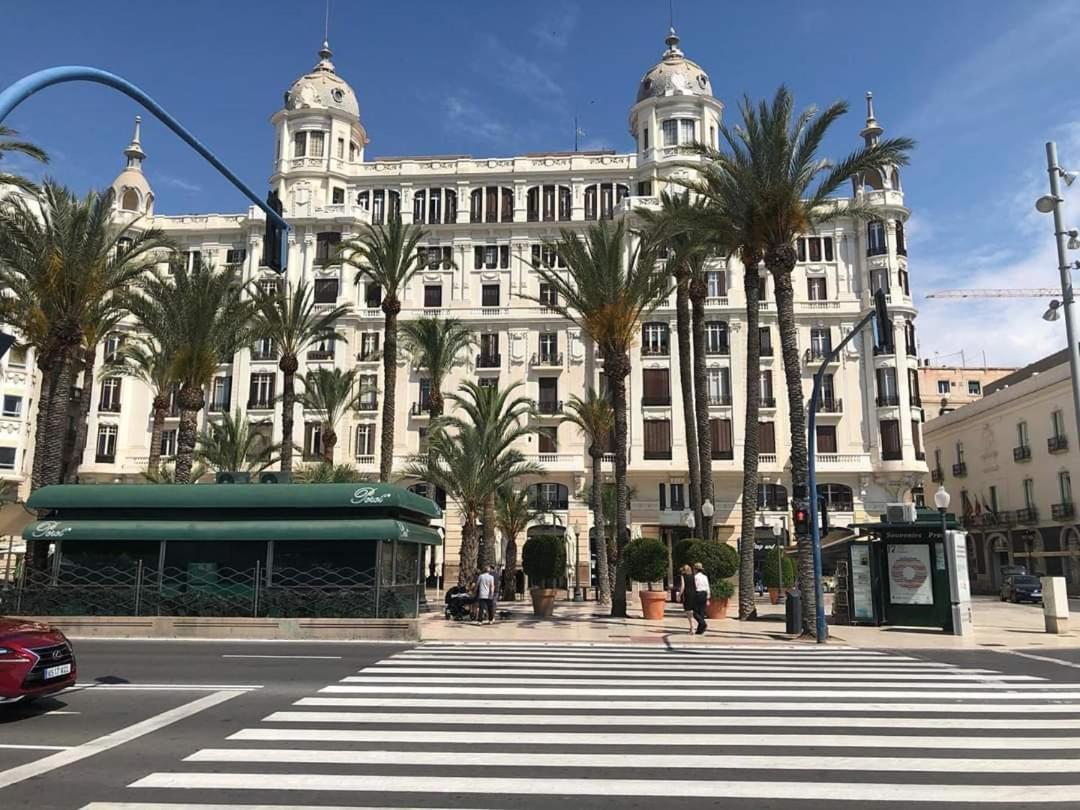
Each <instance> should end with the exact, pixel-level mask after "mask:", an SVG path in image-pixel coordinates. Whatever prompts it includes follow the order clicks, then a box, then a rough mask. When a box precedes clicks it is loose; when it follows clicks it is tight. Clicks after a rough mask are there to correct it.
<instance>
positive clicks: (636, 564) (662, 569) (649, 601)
mask: <svg viewBox="0 0 1080 810" xmlns="http://www.w3.org/2000/svg"><path fill="white" fill-rule="evenodd" d="M623 554H624V555H626V569H627V571H628V572H629V573H630V578H631V579H633V580H634V581H635V582H644V583H646V584H648V586H649V589H648V590H647V591H638V596H639V598H640V599H641V612H642V614H643V615H644V616H645V618H646V619H663V618H664V603H665V602H666V601H667V594H666V593H665V592H664V591H654V590H653V583H654V582H663V580H664V575H665V574H666V573H667V570H668V551H667V546H666V545H664V544H663V543H662V542H660V541H659V540H656V539H654V538H652V537H639V538H638V539H636V540H631V541H630V542H629V543H627V544H626V548H624V549H623Z"/></svg>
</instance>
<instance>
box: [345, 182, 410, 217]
mask: <svg viewBox="0 0 1080 810" xmlns="http://www.w3.org/2000/svg"><path fill="white" fill-rule="evenodd" d="M356 204H357V205H359V206H361V207H362V208H368V209H369V210H370V211H371V223H372V224H373V225H382V224H383V223H386V222H393V221H395V220H398V219H401V194H400V192H397V191H392V190H391V189H383V188H376V189H372V190H370V191H361V192H360V193H359V194H357V195H356ZM369 206H370V207H369ZM413 213H414V214H415V213H416V211H415V209H414V210H413Z"/></svg>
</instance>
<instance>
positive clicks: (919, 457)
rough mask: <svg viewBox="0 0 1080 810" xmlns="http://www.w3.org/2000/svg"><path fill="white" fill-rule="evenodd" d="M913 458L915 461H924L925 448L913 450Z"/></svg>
mask: <svg viewBox="0 0 1080 810" xmlns="http://www.w3.org/2000/svg"><path fill="white" fill-rule="evenodd" d="M915 460H916V461H926V451H925V450H916V451H915Z"/></svg>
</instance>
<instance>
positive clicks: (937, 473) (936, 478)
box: [930, 467, 945, 484]
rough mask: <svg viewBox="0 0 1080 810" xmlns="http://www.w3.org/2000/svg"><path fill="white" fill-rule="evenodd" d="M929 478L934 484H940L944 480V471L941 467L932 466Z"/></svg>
mask: <svg viewBox="0 0 1080 810" xmlns="http://www.w3.org/2000/svg"><path fill="white" fill-rule="evenodd" d="M930 480H931V481H933V482H934V483H935V484H940V483H941V482H942V481H944V480H945V471H944V470H943V469H941V467H934V469H932V470H931V471H930Z"/></svg>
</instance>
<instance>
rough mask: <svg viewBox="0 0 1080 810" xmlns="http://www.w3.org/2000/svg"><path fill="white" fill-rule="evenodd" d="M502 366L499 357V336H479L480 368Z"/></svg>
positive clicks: (485, 334) (490, 334)
mask: <svg viewBox="0 0 1080 810" xmlns="http://www.w3.org/2000/svg"><path fill="white" fill-rule="evenodd" d="M500 365H502V358H501V357H500V356H499V336H498V335H497V334H495V333H493V332H486V333H484V334H482V335H480V366H481V367H482V368H498V367H499V366H500Z"/></svg>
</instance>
